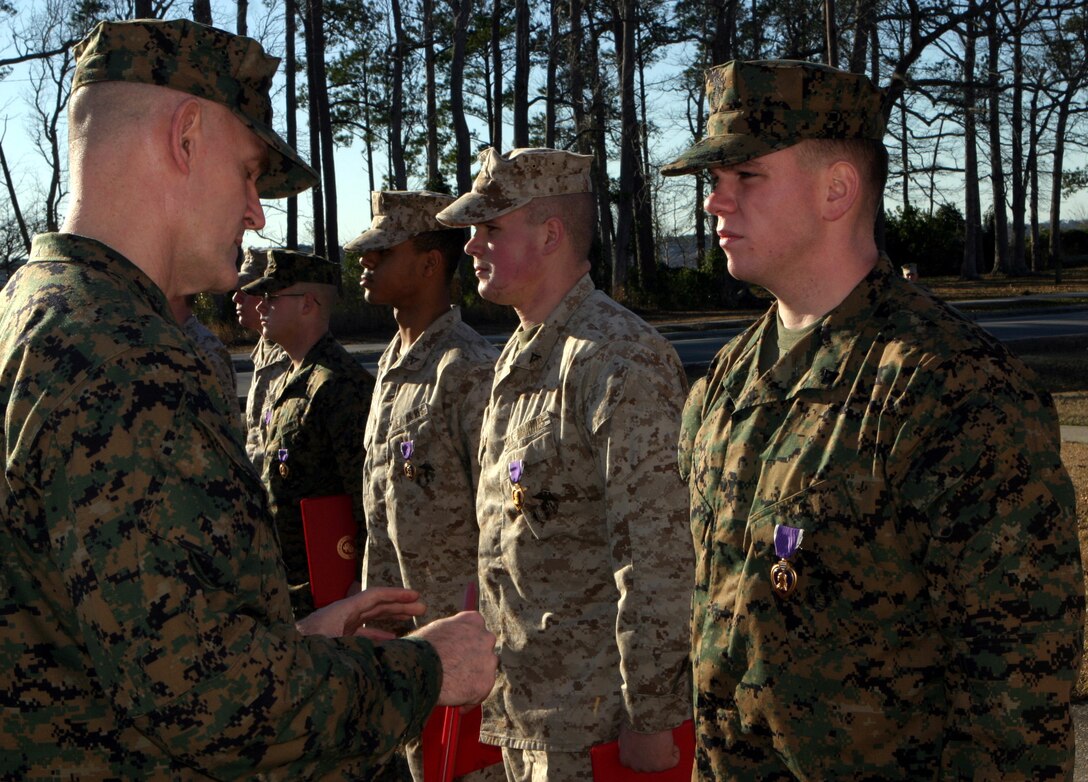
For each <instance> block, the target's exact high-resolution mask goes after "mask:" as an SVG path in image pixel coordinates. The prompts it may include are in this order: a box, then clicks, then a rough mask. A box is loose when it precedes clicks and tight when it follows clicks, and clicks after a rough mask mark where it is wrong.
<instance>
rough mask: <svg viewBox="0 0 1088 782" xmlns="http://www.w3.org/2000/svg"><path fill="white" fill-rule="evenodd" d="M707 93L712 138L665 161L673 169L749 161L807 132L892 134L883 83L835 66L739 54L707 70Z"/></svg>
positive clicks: (815, 135) (668, 172)
mask: <svg viewBox="0 0 1088 782" xmlns="http://www.w3.org/2000/svg"><path fill="white" fill-rule="evenodd" d="M706 94H707V100H708V102H709V103H710V111H711V114H710V119H709V120H708V122H707V135H706V138H704V139H702V140H701V141H699V142H697V143H696V144H695V145H694V146H693V147H691V148H690V149H688V150H686V151H684V152H683V153H682V154H681V155H680V157H678V158H677V159H676V160H674V161H673V162H671V163H669V164H667V165H665V166H663V167H662V168H661V173H662V174H664V175H665V176H676V175H678V174H693V173H695V172H697V171H700V170H702V169H705V168H710V167H711V166H731V165H735V164H737V163H743V162H744V161H746V160H751V159H752V158H756V157H760V156H761V155H766V154H767V153H769V152H775V151H777V150H779V149H785V148H786V147H790V146H793V145H794V144H796V143H797V142H799V141H802V140H804V139H872V140H874V141H879V140H880V139H882V138H883V137H884V115H883V113H882V112H881V97H882V94H881V92H880V90H879V89H877V88H876V87H875V86H874V85H873V83H872V82H871V81H869V79H868V78H866V77H865V76H862V75H860V74H857V73H849V72H848V71H842V70H839V69H838V68H832V67H830V66H827V65H819V64H817V63H812V62H800V61H796V60H757V61H752V62H742V61H739V60H733V61H732V62H727V63H725V64H724V65H716V66H714V67H713V68H711V69H710V70H709V71H707V75H706Z"/></svg>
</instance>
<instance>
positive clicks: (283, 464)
mask: <svg viewBox="0 0 1088 782" xmlns="http://www.w3.org/2000/svg"><path fill="white" fill-rule="evenodd" d="M278 455H279V459H280V477H281V478H286V477H287V476H288V474H290V472H291V471H290V470H288V469H287V449H286V448H280V450H279V454H278Z"/></svg>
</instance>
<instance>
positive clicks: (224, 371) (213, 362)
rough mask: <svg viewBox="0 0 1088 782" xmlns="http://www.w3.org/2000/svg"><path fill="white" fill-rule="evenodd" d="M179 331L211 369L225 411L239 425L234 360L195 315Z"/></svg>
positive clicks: (239, 416)
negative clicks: (221, 395)
mask: <svg viewBox="0 0 1088 782" xmlns="http://www.w3.org/2000/svg"><path fill="white" fill-rule="evenodd" d="M181 330H182V331H183V332H185V336H187V337H188V338H189V339H190V340H192V342H193V345H195V346H196V349H197V351H198V352H199V355H200V357H201V358H202V359H204V361H205V362H207V364H208V366H209V367H210V368H211V370H212V374H213V375H215V379H216V380H217V381H218V382H219V388H220V390H221V391H222V393H223V399H224V401H225V402H226V405H227V409H228V410H229V411H230V414H231V416H232V417H233V419H234V420H235V421H236V422H237V423H238V425H241V422H242V408H241V407H240V406H239V405H238V377H237V376H236V375H235V374H234V360H233V359H232V358H231V356H230V351H228V350H227V346H226V345H224V344H223V343H222V342H221V341H220V339H219V337H217V336H215V334H213V333H212V332H211V331H210V330H209V329H208V327H207V326H205V325H204V324H203V323H201V322H200V321H199V320H197V317H196V315H190V316H189V317H188V318H187V319H186V320H185V322H184V323H182V324H181Z"/></svg>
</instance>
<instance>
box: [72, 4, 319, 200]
mask: <svg viewBox="0 0 1088 782" xmlns="http://www.w3.org/2000/svg"><path fill="white" fill-rule="evenodd" d="M75 58H76V69H75V74H74V75H73V76H72V92H73V93H75V91H76V90H78V89H80V88H81V87H85V86H86V85H88V84H94V83H96V82H110V81H123V82H131V83H136V84H151V85H155V86H158V87H168V88H170V89H172V90H178V91H179V92H186V93H189V94H190V95H195V96H197V97H198V98H203V99H204V100H210V101H213V102H215V103H219V104H221V105H223V106H226V107H227V108H228V109H230V111H231V113H232V114H234V116H236V117H237V118H238V119H239V120H241V121H242V123H244V124H245V126H246V127H248V128H249V129H250V130H252V131H253V132H254V133H255V134H256V135H257V137H258V138H260V139H261V141H263V142H265V143H266V144H267V145H268V153H269V161H268V170H267V171H266V172H265V173H264V174H262V175H261V177H260V178H259V179H258V180H257V192H258V193H259V194H260V196H261V198H285V197H287V196H290V195H295V194H296V193H300V192H302V191H303V190H306V189H307V188H309V187H313V186H314V185H315V184H317V173H316V172H315V171H314V170H313V169H312V168H310V167H309V166H308V165H306V163H304V162H303V160H302V158H300V157H299V156H298V153H296V152H295V151H294V150H293V149H292V148H291V147H290V146H288V144H287V142H286V141H284V140H283V139H282V138H280V137H279V134H277V133H276V131H275V130H273V129H272V99H271V96H270V94H269V91H270V89H271V87H272V77H273V76H274V75H275V73H276V66H278V65H279V59H277V58H275V57H269V56H268V55H267V54H265V52H264V49H262V48H261V45H260V44H259V43H257V41H255V40H253V39H252V38H246V37H244V36H241V35H232V34H231V33H228V32H226V31H224V30H219V29H216V28H214V27H207V26H205V25H202V24H197V23H196V22H193V21H190V20H188V19H175V20H172V21H162V20H158V19H137V20H134V21H124V22H100V23H99V24H98V25H97V26H96V27H95V28H94V29H93V30H92V31H91V32H90V34H89V35H88V36H87V37H86V38H84V39H83V40H82V41H80V42H79V43H78V44H76V47H75Z"/></svg>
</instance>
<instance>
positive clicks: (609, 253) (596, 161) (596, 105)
mask: <svg viewBox="0 0 1088 782" xmlns="http://www.w3.org/2000/svg"><path fill="white" fill-rule="evenodd" d="M586 8H587V9H588V6H586ZM589 38H590V41H589V46H588V47H587V49H586V51H585V55H586V60H587V62H586V73H591V74H593V96H592V107H593V111H592V115H593V121H592V127H593V133H592V137H593V166H592V167H591V169H590V175H591V176H592V177H593V183H594V190H595V191H596V193H597V220H598V225H599V226H600V230H599V236H600V241H601V252H600V257H599V261H598V265H597V268H596V269H595V270H594V272H595V274H594V279H595V280H597V281H598V283H599V284H600V285H601V286H602V287H603V288H606V289H607V290H609V291H611V282H612V277H611V265H614V264H615V251H614V247H615V236H616V232H615V224H614V222H613V220H612V195H611V192H610V191H611V188H610V185H611V183H610V181H609V177H608V134H607V130H608V116H607V114H608V111H607V110H608V107H607V104H606V101H607V98H606V89H605V86H606V85H605V75H604V74H603V73H601V69H602V64H601V61H600V57H599V56H598V52H600V50H601V38H600V24H599V23H598V22H597V20H595V19H592V18H591V19H589Z"/></svg>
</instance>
